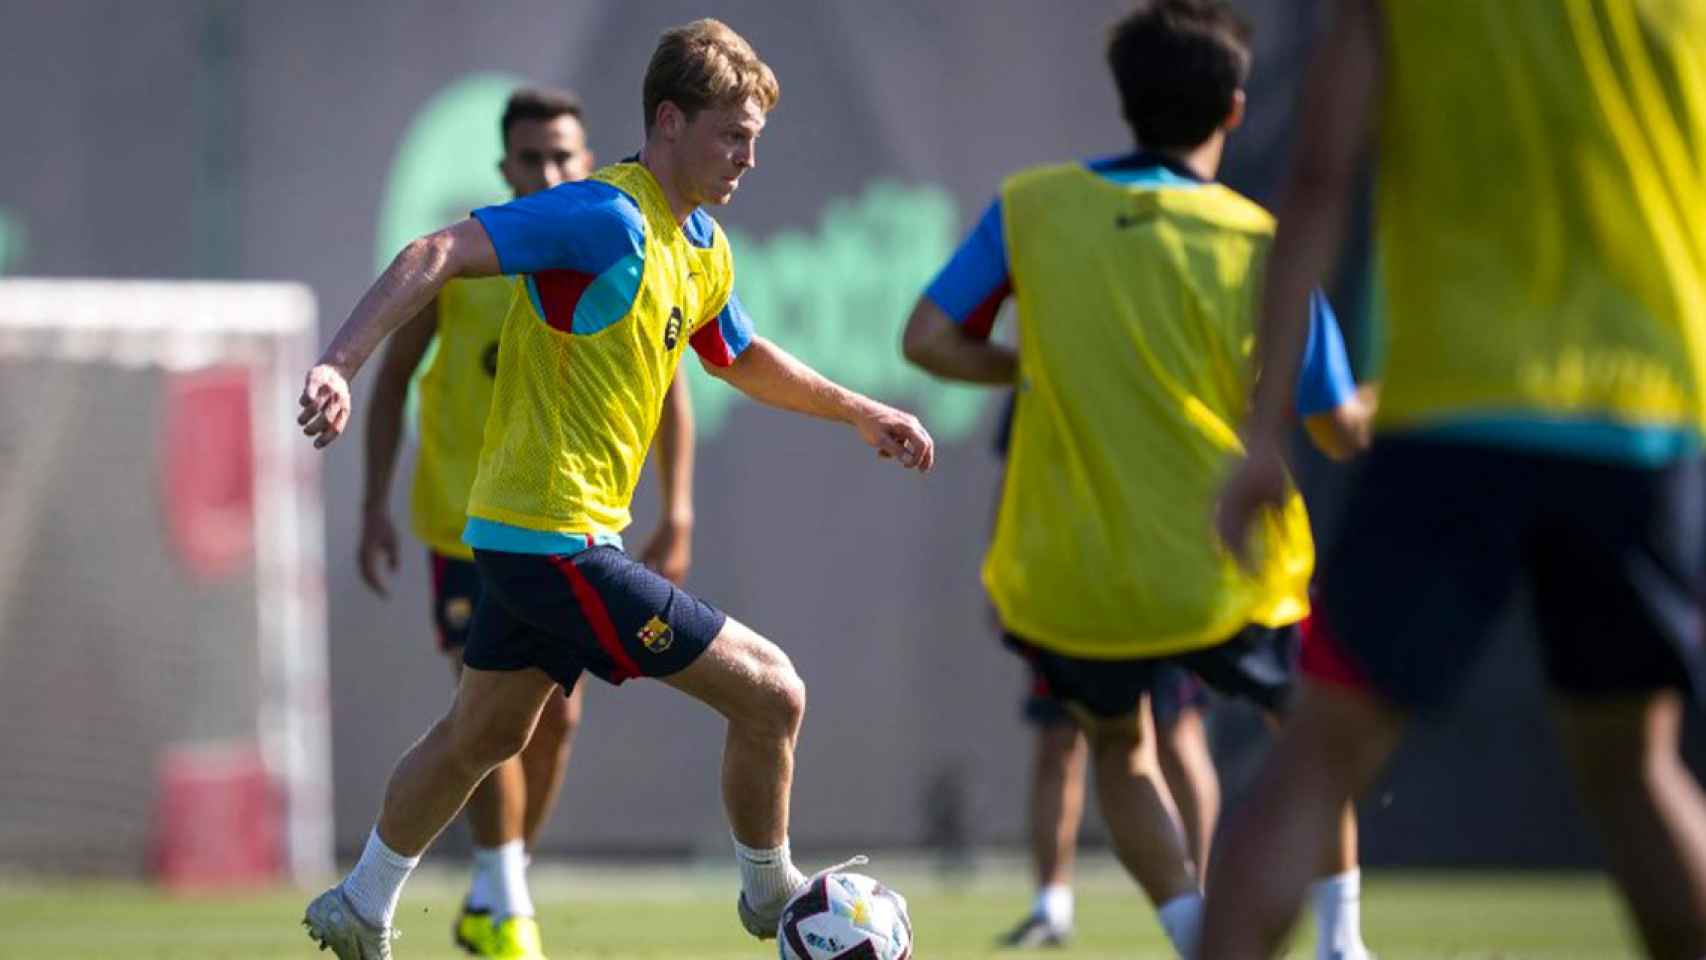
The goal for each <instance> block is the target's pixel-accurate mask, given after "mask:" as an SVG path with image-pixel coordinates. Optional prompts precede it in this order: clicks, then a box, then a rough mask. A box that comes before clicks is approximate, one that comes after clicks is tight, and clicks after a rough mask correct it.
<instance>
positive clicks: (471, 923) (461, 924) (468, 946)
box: [450, 900, 493, 957]
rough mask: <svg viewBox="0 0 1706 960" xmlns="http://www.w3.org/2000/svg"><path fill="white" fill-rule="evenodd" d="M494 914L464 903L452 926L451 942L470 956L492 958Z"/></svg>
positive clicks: (466, 902)
mask: <svg viewBox="0 0 1706 960" xmlns="http://www.w3.org/2000/svg"><path fill="white" fill-rule="evenodd" d="M492 933H493V931H492V912H491V911H490V910H486V909H476V908H474V907H472V906H470V905H469V904H468V901H466V900H464V901H462V909H461V910H460V911H458V912H457V914H456V922H455V923H452V924H451V925H450V940H451V942H452V943H454V944H456V945H457V946H458V947H461V948H462V949H463V951H464V952H466V953H467V954H468V955H469V956H474V957H490V956H493V954H492V953H491V952H490V950H491V947H492Z"/></svg>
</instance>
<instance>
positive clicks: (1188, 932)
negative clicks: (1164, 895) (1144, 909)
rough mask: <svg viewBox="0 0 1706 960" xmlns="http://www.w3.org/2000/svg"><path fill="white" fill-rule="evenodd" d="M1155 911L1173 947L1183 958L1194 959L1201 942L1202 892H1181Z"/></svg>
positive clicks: (1186, 959)
mask: <svg viewBox="0 0 1706 960" xmlns="http://www.w3.org/2000/svg"><path fill="white" fill-rule="evenodd" d="M1155 912H1156V914H1157V915H1158V916H1160V918H1161V929H1162V930H1164V931H1166V933H1167V939H1168V940H1169V941H1171V942H1172V944H1173V949H1174V950H1176V951H1178V953H1179V956H1181V957H1184V958H1185V960H1196V955H1197V946H1198V945H1199V944H1201V943H1202V894H1200V893H1197V892H1195V891H1192V892H1190V893H1181V894H1179V895H1178V896H1176V897H1174V898H1173V899H1171V900H1169V901H1167V902H1166V903H1163V904H1162V905H1161V909H1159V910H1157V911H1155Z"/></svg>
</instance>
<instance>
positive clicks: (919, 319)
mask: <svg viewBox="0 0 1706 960" xmlns="http://www.w3.org/2000/svg"><path fill="white" fill-rule="evenodd" d="M900 351H901V353H902V354H904V355H905V356H906V359H907V360H908V361H910V362H911V363H912V364H913V365H914V366H916V367H919V368H921V369H923V370H926V371H928V372H930V373H933V374H935V375H936V376H938V377H941V378H943V379H945V380H960V381H964V382H966V383H989V384H1000V385H1003V386H1011V385H1012V383H1013V382H1014V380H1016V379H1017V378H1018V375H1019V355H1018V353H1017V352H1016V351H1014V350H1013V348H1012V347H1009V346H1007V345H1006V344H1001V343H995V342H994V341H992V340H989V339H987V338H982V337H974V336H971V335H969V334H967V333H966V331H965V329H964V328H963V327H961V326H960V325H959V324H957V323H955V322H954V321H953V318H951V317H949V316H948V314H947V312H946V311H944V310H943V309H942V308H941V307H939V306H937V305H936V303H935V301H933V300H931V299H930V298H929V297H927V296H925V297H919V298H918V305H917V306H915V307H913V308H912V316H911V317H910V318H909V319H908V320H907V321H906V333H905V334H903V335H902V336H901V341H900Z"/></svg>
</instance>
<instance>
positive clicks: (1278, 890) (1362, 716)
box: [1202, 683, 1404, 960]
mask: <svg viewBox="0 0 1706 960" xmlns="http://www.w3.org/2000/svg"><path fill="white" fill-rule="evenodd" d="M1403 728H1404V722H1403V719H1402V717H1401V716H1399V715H1398V714H1396V713H1394V712H1392V711H1391V710H1389V709H1387V708H1385V707H1383V706H1381V705H1380V704H1378V703H1376V702H1375V701H1374V700H1373V699H1371V698H1369V697H1367V696H1365V695H1363V694H1361V693H1356V692H1353V691H1350V690H1346V689H1344V688H1341V687H1332V686H1326V685H1322V684H1315V683H1306V684H1305V685H1304V688H1303V695H1302V697H1300V698H1299V701H1298V704H1297V707H1296V708H1295V709H1294V710H1293V711H1292V713H1291V714H1290V716H1288V717H1287V718H1286V721H1285V725H1284V726H1283V727H1282V728H1281V730H1280V734H1279V738H1278V742H1276V743H1275V745H1274V749H1273V751H1272V752H1271V753H1270V754H1269V755H1268V758H1267V760H1266V761H1265V762H1264V763H1263V765H1262V770H1261V773H1260V774H1259V775H1258V776H1257V778H1256V782H1255V784H1254V785H1252V786H1251V788H1250V794H1249V799H1248V800H1246V801H1244V802H1243V803H1241V804H1239V805H1238V806H1237V807H1234V808H1233V809H1232V810H1230V811H1229V812H1228V814H1227V816H1226V818H1225V822H1224V824H1223V826H1222V829H1221V836H1220V842H1219V844H1218V845H1217V846H1216V851H1215V855H1214V863H1213V866H1212V867H1211V868H1210V870H1209V875H1208V905H1207V909H1206V911H1205V915H1204V923H1203V944H1202V951H1203V952H1202V955H1203V956H1205V957H1214V958H1216V960H1247V958H1249V960H1253V958H1257V957H1271V956H1274V955H1276V954H1277V953H1278V952H1279V950H1280V947H1281V945H1282V943H1283V942H1284V940H1285V936H1286V934H1287V933H1288V932H1289V931H1290V930H1291V926H1292V922H1293V921H1294V920H1295V919H1296V917H1297V912H1298V908H1299V907H1300V906H1301V905H1302V901H1303V895H1304V891H1305V889H1306V888H1307V887H1308V886H1309V882H1310V880H1311V879H1313V878H1314V877H1315V876H1317V875H1318V874H1319V873H1320V872H1321V869H1322V859H1323V851H1336V852H1334V853H1332V854H1330V855H1329V857H1328V858H1329V859H1330V860H1332V861H1333V862H1334V863H1336V864H1340V865H1342V863H1343V858H1344V856H1345V854H1346V852H1347V851H1346V848H1345V845H1344V839H1345V834H1344V828H1345V810H1346V807H1347V805H1348V804H1349V803H1350V801H1351V798H1352V797H1354V796H1356V795H1357V794H1358V793H1360V792H1361V791H1362V790H1363V789H1364V788H1366V787H1367V786H1368V785H1369V784H1370V783H1372V782H1373V780H1374V778H1375V777H1376V776H1377V775H1378V774H1379V772H1380V769H1381V767H1382V766H1383V765H1384V764H1385V762H1386V758H1387V757H1388V756H1390V755H1391V753H1392V751H1393V750H1394V749H1395V748H1396V747H1397V746H1398V741H1399V739H1400V738H1401V736H1402V734H1403ZM1354 849H1355V847H1354V845H1353V846H1352V847H1351V848H1350V851H1351V852H1353V854H1354Z"/></svg>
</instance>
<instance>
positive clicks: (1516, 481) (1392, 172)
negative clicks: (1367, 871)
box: [1205, 0, 1706, 960]
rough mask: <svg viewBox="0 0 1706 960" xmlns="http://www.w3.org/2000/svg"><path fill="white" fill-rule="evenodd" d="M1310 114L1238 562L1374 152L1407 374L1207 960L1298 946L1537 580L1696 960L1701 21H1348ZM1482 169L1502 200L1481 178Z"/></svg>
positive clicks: (1647, 934)
mask: <svg viewBox="0 0 1706 960" xmlns="http://www.w3.org/2000/svg"><path fill="white" fill-rule="evenodd" d="M1333 18H1334V22H1333V23H1332V25H1331V29H1330V31H1329V32H1328V33H1327V34H1326V39H1325V41H1324V44H1323V46H1322V47H1321V49H1320V50H1319V52H1318V53H1317V56H1316V62H1315V64H1314V67H1313V72H1312V75H1311V77H1310V80H1309V84H1308V87H1307V88H1306V92H1305V94H1304V97H1303V100H1302V103H1303V109H1302V112H1301V115H1302V117H1303V123H1304V127H1303V129H1302V130H1301V131H1300V132H1299V135H1298V137H1297V139H1296V142H1297V144H1298V148H1297V150H1298V152H1297V155H1296V159H1295V160H1294V162H1293V164H1292V167H1291V174H1290V176H1291V180H1290V183H1289V185H1288V187H1287V189H1286V192H1285V196H1284V201H1283V203H1282V205H1281V207H1280V235H1279V238H1278V241H1277V243H1276V246H1275V250H1274V255H1273V260H1272V264H1271V265H1270V267H1269V270H1268V278H1267V282H1266V292H1265V295H1264V298H1263V309H1262V320H1261V326H1260V334H1259V339H1260V347H1259V351H1260V356H1261V359H1262V377H1261V380H1260V381H1259V383H1258V385H1257V389H1256V394H1255V401H1254V414H1253V418H1254V419H1253V423H1252V425H1251V429H1250V431H1249V440H1248V444H1247V459H1246V460H1245V462H1244V464H1243V465H1242V466H1241V467H1240V469H1239V470H1238V471H1237V473H1236V474H1235V475H1234V476H1233V477H1232V479H1231V480H1230V481H1229V483H1228V485H1227V487H1226V490H1225V492H1224V494H1223V496H1222V500H1221V506H1220V526H1221V529H1222V534H1223V536H1224V537H1225V540H1226V542H1227V543H1228V544H1230V545H1232V546H1234V547H1235V548H1238V549H1241V550H1242V549H1244V548H1245V546H1246V543H1247V537H1248V534H1249V532H1250V529H1251V526H1252V519H1253V518H1254V517H1257V516H1260V515H1262V514H1263V513H1264V512H1265V511H1267V510H1270V509H1272V508H1273V507H1274V506H1275V505H1277V504H1279V503H1281V502H1282V501H1283V500H1284V498H1286V497H1287V496H1288V495H1289V493H1288V488H1287V487H1286V483H1285V476H1286V470H1285V462H1284V439H1283V438H1284V434H1285V428H1284V419H1285V416H1284V415H1285V407H1286V402H1287V399H1288V397H1289V395H1290V384H1291V382H1292V376H1293V372H1294V369H1295V359H1294V358H1295V357H1296V353H1297V348H1298V345H1299V344H1300V343H1301V342H1302V340H1303V336H1304V333H1303V329H1302V325H1301V324H1300V323H1299V322H1298V320H1297V315H1298V313H1299V311H1300V310H1301V308H1302V305H1303V303H1304V300H1305V298H1306V297H1307V296H1308V293H1309V290H1310V288H1311V287H1312V286H1313V285H1314V284H1315V283H1316V282H1318V281H1319V279H1320V278H1321V277H1322V276H1324V275H1325V274H1326V273H1327V272H1328V270H1329V269H1330V268H1331V267H1332V265H1333V261H1334V258H1335V256H1336V255H1337V252H1338V250H1339V247H1340V244H1341V242H1342V239H1343V236H1344V229H1345V218H1346V214H1347V211H1348V208H1349V206H1350V198H1351V195H1352V192H1353V189H1354V181H1355V179H1356V173H1357V171H1358V169H1359V166H1360V164H1361V163H1362V162H1363V160H1364V158H1365V156H1366V155H1367V153H1368V152H1369V147H1370V146H1371V145H1372V144H1373V143H1375V142H1378V143H1379V147H1380V150H1379V168H1378V175H1379V180H1378V189H1377V196H1378V206H1377V210H1376V217H1377V222H1378V225H1379V244H1380V263H1381V266H1382V269H1383V274H1384V282H1385V284H1386V287H1385V291H1384V293H1385V302H1386V310H1387V321H1388V323H1389V324H1390V336H1389V345H1390V350H1389V352H1390V356H1389V357H1388V359H1387V362H1386V365H1385V374H1384V377H1383V379H1384V381H1385V386H1384V395H1383V397H1382V401H1381V412H1380V414H1379V417H1378V421H1377V424H1376V436H1377V439H1376V440H1375V442H1374V445H1373V448H1372V450H1371V452H1370V454H1369V457H1368V462H1367V464H1366V469H1365V470H1364V471H1363V473H1362V475H1361V478H1360V482H1359V485H1358V486H1357V488H1356V489H1355V490H1354V492H1353V493H1352V495H1351V498H1350V502H1349V504H1348V505H1347V508H1346V515H1345V518H1344V529H1345V531H1346V532H1345V534H1344V536H1343V538H1342V540H1341V541H1340V543H1339V544H1338V546H1337V547H1336V548H1335V550H1334V552H1333V553H1332V554H1331V555H1330V556H1329V557H1328V558H1327V562H1326V563H1325V565H1324V567H1323V575H1322V578H1321V593H1320V602H1319V604H1318V608H1317V610H1316V612H1315V615H1314V617H1313V618H1312V624H1311V626H1312V630H1313V632H1314V634H1315V636H1314V637H1313V639H1314V640H1315V641H1317V642H1315V643H1312V644H1311V645H1310V646H1309V647H1306V649H1305V670H1306V672H1307V674H1308V677H1309V682H1308V684H1307V686H1306V687H1305V690H1304V693H1303V696H1302V699H1301V702H1300V703H1299V705H1298V707H1297V709H1296V711H1295V712H1294V713H1293V714H1292V715H1291V717H1290V718H1289V720H1288V721H1287V723H1286V725H1285V729H1284V731H1283V733H1282V735H1281V737H1280V741H1279V744H1278V746H1277V748H1276V749H1275V751H1274V752H1273V753H1272V754H1271V755H1270V757H1269V758H1268V761H1267V765H1266V767H1265V768H1264V770H1263V772H1262V774H1261V775H1260V778H1259V780H1258V782H1257V785H1256V787H1255V788H1254V789H1253V790H1252V791H1251V794H1250V798H1251V799H1250V801H1249V802H1248V803H1246V804H1244V805H1242V806H1241V807H1240V809H1238V810H1236V811H1235V812H1234V813H1233V814H1232V815H1231V816H1230V817H1229V818H1228V820H1227V825H1226V829H1225V832H1224V833H1223V836H1222V840H1221V846H1220V849H1219V852H1218V853H1217V855H1216V862H1215V866H1214V868H1213V870H1211V879H1210V883H1209V907H1208V920H1207V929H1206V934H1205V937H1206V940H1205V956H1208V957H1213V958H1217V960H1218V958H1249V957H1262V956H1271V955H1273V954H1275V953H1276V952H1278V951H1279V950H1280V949H1281V945H1282V941H1283V938H1284V936H1285V933H1286V931H1287V929H1288V928H1289V927H1290V925H1291V919H1292V917H1293V916H1294V915H1295V913H1296V910H1297V906H1298V901H1299V899H1300V897H1301V895H1302V891H1303V885H1304V883H1305V881H1306V879H1307V877H1308V875H1309V872H1310V867H1311V864H1312V862H1313V861H1312V856H1311V854H1312V852H1313V851H1315V850H1317V849H1319V847H1320V845H1321V844H1322V843H1324V842H1325V841H1326V839H1327V837H1328V836H1329V835H1330V834H1331V833H1332V832H1333V829H1334V824H1335V821H1336V819H1337V813H1338V811H1339V810H1340V808H1341V807H1342V806H1343V805H1344V803H1345V801H1346V800H1348V799H1349V798H1351V797H1353V796H1355V795H1356V794H1357V793H1359V792H1360V791H1362V790H1363V789H1365V788H1367V787H1368V786H1369V785H1370V784H1371V783H1373V781H1374V780H1375V778H1376V777H1377V776H1378V775H1379V772H1380V770H1381V768H1382V767H1383V766H1384V764H1385V762H1386V759H1387V758H1388V757H1389V756H1390V755H1391V753H1392V751H1393V750H1394V749H1396V748H1397V746H1398V743H1399V741H1400V739H1401V736H1402V734H1403V731H1404V728H1405V725H1406V723H1407V721H1408V720H1409V719H1410V718H1411V717H1413V716H1426V715H1428V714H1430V713H1433V712H1435V711H1437V710H1439V709H1441V708H1443V707H1444V706H1445V705H1446V704H1447V703H1448V702H1449V701H1450V700H1451V699H1452V697H1453V695H1454V694H1455V693H1456V692H1457V690H1458V688H1459V687H1460V686H1461V685H1462V682H1463V680H1464V678H1465V676H1466V675H1467V673H1468V672H1469V668H1470V667H1471V666H1472V665H1473V664H1474V662H1475V660H1476V658H1477V656H1478V654H1479V653H1480V652H1481V650H1482V648H1483V646H1484V645H1485V643H1486V641H1487V639H1488V627H1489V626H1490V624H1491V622H1492V621H1493V620H1494V618H1495V617H1496V616H1497V615H1498V613H1499V612H1500V610H1501V608H1502V607H1504V606H1505V605H1506V603H1507V601H1508V600H1509V599H1510V597H1511V595H1512V594H1513V593H1514V592H1515V591H1516V586H1517V583H1518V582H1519V580H1524V579H1526V580H1527V582H1528V584H1529V586H1530V588H1531V591H1530V593H1531V596H1532V597H1533V599H1534V603H1535V613H1536V621H1537V624H1538V627H1539V637H1540V642H1541V646H1542V656H1543V661H1544V664H1545V669H1546V675H1547V678H1548V681H1549V682H1550V684H1551V686H1552V689H1553V691H1554V693H1555V695H1556V699H1555V704H1556V712H1557V717H1558V721H1559V728H1560V731H1561V733H1562V735H1563V740H1564V745H1565V750H1566V753H1567V754H1568V756H1569V758H1570V759H1571V761H1572V764H1573V767H1574V770H1575V773H1576V778H1577V781H1578V784H1579V787H1580V790H1581V794H1582V797H1583V799H1584V800H1585V803H1586V807H1587V809H1588V810H1589V811H1590V813H1591V814H1592V815H1593V818H1594V820H1595V821H1596V822H1597V823H1598V825H1599V827H1600V830H1601V832H1602V834H1603V837H1604V840H1605V850H1606V854H1607V859H1608V862H1609V863H1610V866H1611V869H1612V872H1613V874H1614V875H1615V877H1616V879H1617V882H1618V884H1619V885H1620V886H1621V888H1622V890H1623V893H1624V895H1625V896H1626V897H1627V899H1628V902H1629V905H1630V907H1631V909H1632V912H1633V914H1634V919H1635V923H1636V926H1637V927H1638V929H1639V931H1640V936H1641V938H1642V940H1643V941H1644V942H1645V944H1646V948H1647V950H1648V952H1649V953H1650V954H1651V955H1652V956H1655V957H1676V958H1682V957H1687V958H1696V957H1700V956H1703V955H1706V799H1703V797H1702V795H1701V791H1700V786H1699V784H1698V783H1697V782H1696V780H1695V778H1694V777H1693V775H1692V774H1691V773H1690V772H1689V770H1688V769H1687V767H1686V766H1685V765H1684V763H1683V761H1682V758H1681V756H1680V753H1679V742H1678V741H1679V737H1680V731H1681V725H1682V715H1683V703H1684V700H1685V699H1686V698H1687V697H1688V696H1689V694H1690V693H1691V692H1696V691H1697V690H1698V687H1697V682H1698V680H1699V678H1700V671H1701V665H1702V651H1701V632H1702V611H1701V603H1700V599H1701V598H1700V591H1701V589H1702V584H1703V582H1706V581H1703V577H1706V569H1703V567H1706V502H1703V500H1706V475H1703V474H1706V471H1703V469H1702V460H1701V437H1702V428H1703V425H1706V219H1703V211H1706V83H1703V82H1702V76H1703V75H1702V73H1701V70H1702V67H1701V65H1702V64H1703V63H1706V7H1703V6H1702V5H1700V4H1697V3H1677V2H1673V0H1564V2H1545V3H1542V2H1523V3H1485V2H1481V0H1442V2H1436V3H1425V4H1424V3H1412V2H1394V3H1376V2H1374V0H1340V2H1338V3H1337V5H1336V10H1335V12H1334V14H1333ZM1495 171H1496V173H1495Z"/></svg>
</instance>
